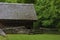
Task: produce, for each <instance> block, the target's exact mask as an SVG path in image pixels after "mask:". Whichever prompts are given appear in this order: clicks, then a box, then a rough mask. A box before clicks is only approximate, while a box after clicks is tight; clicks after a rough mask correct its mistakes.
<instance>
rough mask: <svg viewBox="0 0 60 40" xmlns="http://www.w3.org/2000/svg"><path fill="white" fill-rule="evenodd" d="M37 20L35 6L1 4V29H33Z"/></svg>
mask: <svg viewBox="0 0 60 40" xmlns="http://www.w3.org/2000/svg"><path fill="white" fill-rule="evenodd" d="M36 20H37V16H36V12H35V9H34V5H33V4H19V3H0V28H5V27H18V26H25V28H27V29H32V28H33V22H35V21H36Z"/></svg>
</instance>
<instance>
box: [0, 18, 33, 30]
mask: <svg viewBox="0 0 60 40" xmlns="http://www.w3.org/2000/svg"><path fill="white" fill-rule="evenodd" d="M33 22H34V21H33V20H8V19H7V20H0V23H1V24H2V25H4V26H3V27H18V26H25V27H26V28H28V29H31V28H32V27H33Z"/></svg>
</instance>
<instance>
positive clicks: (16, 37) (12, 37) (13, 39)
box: [0, 34, 60, 40]
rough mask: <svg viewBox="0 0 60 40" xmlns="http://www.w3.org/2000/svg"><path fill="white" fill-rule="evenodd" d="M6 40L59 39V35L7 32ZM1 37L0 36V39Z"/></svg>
mask: <svg viewBox="0 0 60 40" xmlns="http://www.w3.org/2000/svg"><path fill="white" fill-rule="evenodd" d="M7 36H8V40H60V35H54V34H37V35H26V34H9V35H7ZM1 39H2V40H3V37H1V36H0V40H1Z"/></svg>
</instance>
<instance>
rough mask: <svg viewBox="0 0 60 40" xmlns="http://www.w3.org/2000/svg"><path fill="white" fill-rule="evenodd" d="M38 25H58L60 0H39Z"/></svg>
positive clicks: (37, 8) (37, 10)
mask: <svg viewBox="0 0 60 40" xmlns="http://www.w3.org/2000/svg"><path fill="white" fill-rule="evenodd" d="M35 8H36V12H37V15H38V21H37V23H36V25H37V26H42V27H52V28H53V27H57V25H58V24H60V23H59V22H60V0H37V2H36V4H35Z"/></svg>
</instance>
